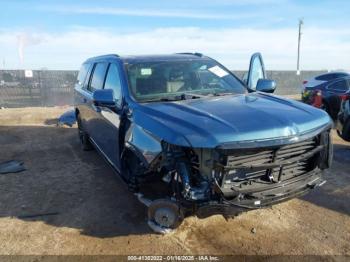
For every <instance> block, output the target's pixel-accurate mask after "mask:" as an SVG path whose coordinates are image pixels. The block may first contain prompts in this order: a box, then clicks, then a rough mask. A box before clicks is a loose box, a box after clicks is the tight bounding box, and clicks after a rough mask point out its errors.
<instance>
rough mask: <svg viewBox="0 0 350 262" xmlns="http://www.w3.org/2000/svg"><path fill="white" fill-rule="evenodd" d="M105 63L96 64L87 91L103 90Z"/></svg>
mask: <svg viewBox="0 0 350 262" xmlns="http://www.w3.org/2000/svg"><path fill="white" fill-rule="evenodd" d="M107 66H108V64H107V63H97V64H96V65H95V69H94V72H93V75H92V79H91V82H90V85H89V88H88V89H89V90H90V91H94V90H97V89H102V88H103V82H104V79H105V75H106V70H107Z"/></svg>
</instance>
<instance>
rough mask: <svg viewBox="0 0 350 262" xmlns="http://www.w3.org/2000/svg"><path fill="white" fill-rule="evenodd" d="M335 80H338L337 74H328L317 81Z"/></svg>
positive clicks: (317, 78)
mask: <svg viewBox="0 0 350 262" xmlns="http://www.w3.org/2000/svg"><path fill="white" fill-rule="evenodd" d="M335 78H336V75H335V74H326V75H321V76H318V77H316V78H315V79H316V80H321V81H329V80H332V79H335Z"/></svg>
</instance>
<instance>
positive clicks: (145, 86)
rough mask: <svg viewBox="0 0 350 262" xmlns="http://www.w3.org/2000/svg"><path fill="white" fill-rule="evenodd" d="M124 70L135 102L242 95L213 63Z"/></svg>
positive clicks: (171, 63)
mask: <svg viewBox="0 0 350 262" xmlns="http://www.w3.org/2000/svg"><path fill="white" fill-rule="evenodd" d="M126 68H127V73H128V78H129V83H130V90H131V93H132V95H133V96H134V98H135V99H136V100H137V101H139V102H148V101H170V100H179V99H187V98H199V97H203V96H210V95H211V96H213V95H225V94H243V93H245V90H246V89H245V87H244V85H243V84H242V83H241V82H240V81H239V80H238V79H237V78H235V77H234V76H233V75H232V74H231V73H230V72H228V71H227V69H225V68H223V67H222V66H220V65H219V64H218V63H216V62H215V61H213V60H206V59H203V60H186V61H178V60H176V61H158V62H157V61H152V62H140V63H133V64H128V65H127V66H126Z"/></svg>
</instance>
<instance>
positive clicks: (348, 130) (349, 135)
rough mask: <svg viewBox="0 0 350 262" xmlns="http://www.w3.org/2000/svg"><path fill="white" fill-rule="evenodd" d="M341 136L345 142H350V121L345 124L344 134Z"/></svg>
mask: <svg viewBox="0 0 350 262" xmlns="http://www.w3.org/2000/svg"><path fill="white" fill-rule="evenodd" d="M339 136H340V137H341V138H342V139H344V140H345V141H347V142H350V119H348V120H347V121H346V122H345V124H344V126H343V130H342V133H341V135H340V134H339Z"/></svg>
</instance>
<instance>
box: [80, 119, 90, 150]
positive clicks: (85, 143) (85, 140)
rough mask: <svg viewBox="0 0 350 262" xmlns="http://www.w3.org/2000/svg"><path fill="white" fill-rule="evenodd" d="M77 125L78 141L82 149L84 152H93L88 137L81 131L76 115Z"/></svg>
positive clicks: (81, 127)
mask: <svg viewBox="0 0 350 262" xmlns="http://www.w3.org/2000/svg"><path fill="white" fill-rule="evenodd" d="M77 124H78V135H79V140H80V142H81V147H82V149H83V150H84V151H90V150H93V146H92V145H91V142H90V140H89V135H88V134H87V133H86V132H85V130H84V129H83V126H82V123H81V119H80V117H79V115H77Z"/></svg>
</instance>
